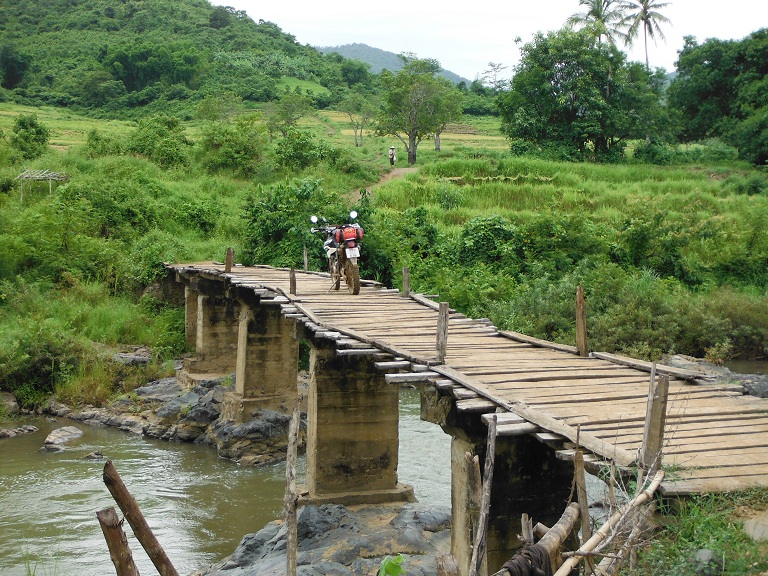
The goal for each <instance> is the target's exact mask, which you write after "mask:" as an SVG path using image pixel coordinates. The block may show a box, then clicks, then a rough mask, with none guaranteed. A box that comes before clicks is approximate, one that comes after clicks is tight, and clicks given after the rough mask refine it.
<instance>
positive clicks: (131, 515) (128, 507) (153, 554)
mask: <svg viewBox="0 0 768 576" xmlns="http://www.w3.org/2000/svg"><path fill="white" fill-rule="evenodd" d="M102 477H103V480H104V484H106V485H107V488H108V489H109V492H110V494H112V497H113V498H114V499H115V502H117V505H118V506H119V507H120V510H122V512H123V515H124V516H125V519H126V520H128V524H130V526H131V528H132V529H133V533H134V534H135V535H136V539H137V540H138V541H139V543H140V544H141V545H142V547H143V548H144V550H145V551H146V552H147V556H149V559H150V560H152V564H154V565H155V568H157V571H158V572H159V573H160V576H179V573H178V572H176V568H174V567H173V564H171V561H170V560H169V559H168V556H166V554H165V551H164V550H163V547H162V546H160V542H158V541H157V538H155V535H154V534H153V533H152V530H151V528H150V527H149V524H147V521H146V520H145V519H144V516H143V515H142V513H141V510H139V506H138V504H136V500H134V499H133V496H131V493H130V492H129V491H128V489H127V488H126V487H125V484H123V480H122V479H121V478H120V474H118V473H117V470H116V469H115V466H114V464H112V460H107V463H106V464H104V473H103V476H102Z"/></svg>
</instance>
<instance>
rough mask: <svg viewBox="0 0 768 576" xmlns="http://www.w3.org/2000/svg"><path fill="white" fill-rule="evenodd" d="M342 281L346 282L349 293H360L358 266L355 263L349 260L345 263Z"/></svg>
mask: <svg viewBox="0 0 768 576" xmlns="http://www.w3.org/2000/svg"><path fill="white" fill-rule="evenodd" d="M344 281H345V282H346V283H347V288H349V291H350V293H352V294H360V268H359V267H358V266H357V264H353V263H352V262H349V261H348V262H347V263H346V265H345V274H344Z"/></svg>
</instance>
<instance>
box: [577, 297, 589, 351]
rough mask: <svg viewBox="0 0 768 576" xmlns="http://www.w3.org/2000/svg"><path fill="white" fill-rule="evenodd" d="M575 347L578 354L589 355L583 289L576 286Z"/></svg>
mask: <svg viewBox="0 0 768 576" xmlns="http://www.w3.org/2000/svg"><path fill="white" fill-rule="evenodd" d="M576 348H577V349H578V351H579V356H589V345H588V344H587V307H586V304H585V303H584V290H583V289H582V287H581V286H579V287H578V288H576Z"/></svg>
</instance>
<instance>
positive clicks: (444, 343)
mask: <svg viewBox="0 0 768 576" xmlns="http://www.w3.org/2000/svg"><path fill="white" fill-rule="evenodd" d="M447 350H448V302H440V308H439V316H438V317H437V361H438V362H440V363H441V364H442V363H444V362H445V354H446V352H447Z"/></svg>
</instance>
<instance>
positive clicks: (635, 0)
mask: <svg viewBox="0 0 768 576" xmlns="http://www.w3.org/2000/svg"><path fill="white" fill-rule="evenodd" d="M669 4H670V3H669V2H657V1H656V0H624V2H622V5H621V6H622V9H623V10H624V11H625V12H626V15H625V16H624V19H623V21H622V23H623V24H625V25H627V26H628V28H627V43H628V44H630V43H631V42H632V40H634V39H635V38H637V34H638V32H639V31H640V28H642V29H643V41H644V43H645V67H646V68H650V64H649V61H648V38H651V39H652V40H654V42H655V40H656V36H657V35H658V37H659V38H661V39H662V40H664V33H663V32H662V31H661V25H662V24H669V23H670V21H669V18H667V17H666V16H664V15H663V14H662V13H661V12H659V10H661V9H663V8H666V7H667V6H669Z"/></svg>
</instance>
